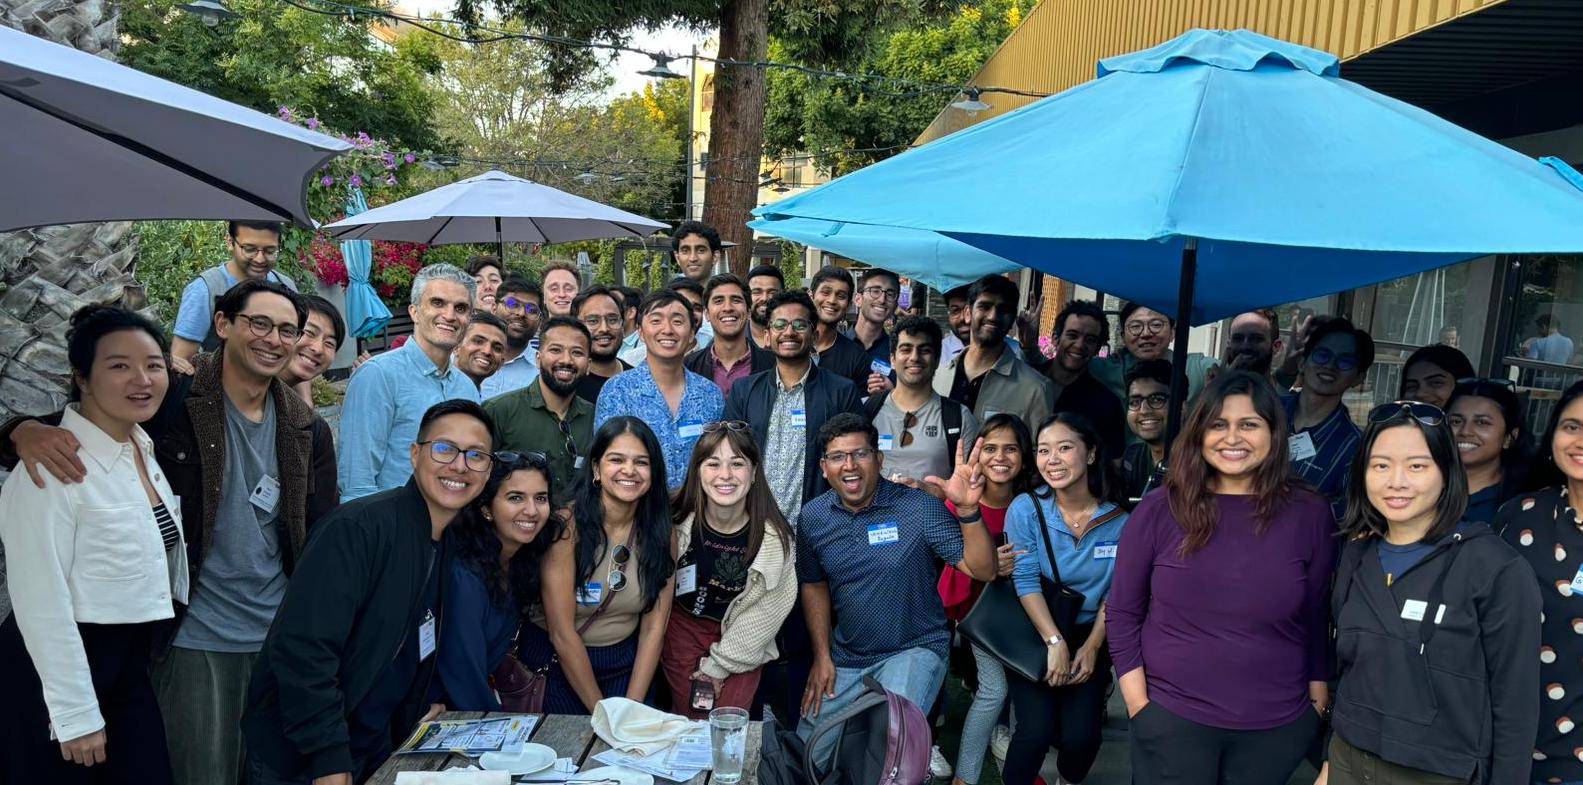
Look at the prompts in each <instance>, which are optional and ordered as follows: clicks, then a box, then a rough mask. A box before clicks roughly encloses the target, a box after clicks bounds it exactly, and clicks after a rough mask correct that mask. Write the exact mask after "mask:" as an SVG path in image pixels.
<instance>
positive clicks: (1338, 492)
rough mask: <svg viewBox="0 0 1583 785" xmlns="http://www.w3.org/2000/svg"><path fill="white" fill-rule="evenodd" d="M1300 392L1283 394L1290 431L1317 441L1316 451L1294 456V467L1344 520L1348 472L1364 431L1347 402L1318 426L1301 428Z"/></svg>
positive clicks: (1287, 426) (1337, 407) (1294, 434)
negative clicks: (1303, 455)
mask: <svg viewBox="0 0 1583 785" xmlns="http://www.w3.org/2000/svg"><path fill="white" fill-rule="evenodd" d="M1298 395H1300V393H1291V394H1288V395H1285V396H1282V397H1281V405H1282V406H1284V407H1285V408H1286V428H1287V433H1288V435H1290V436H1296V435H1298V434H1300V433H1306V434H1308V438H1309V439H1311V440H1312V441H1313V445H1314V454H1313V457H1311V458H1304V459H1302V460H1296V459H1295V458H1294V459H1293V461H1292V468H1293V469H1295V470H1296V471H1297V475H1298V476H1299V477H1302V478H1303V479H1304V480H1307V481H1308V482H1309V484H1311V485H1313V486H1314V487H1315V488H1317V489H1318V490H1319V495H1321V496H1323V497H1325V499H1326V500H1328V501H1329V502H1330V508H1331V510H1332V511H1333V512H1335V513H1336V519H1337V520H1340V518H1341V512H1342V511H1343V510H1344V509H1345V508H1344V505H1345V504H1346V499H1345V495H1346V491H1347V472H1348V471H1349V470H1350V469H1351V465H1352V458H1353V456H1355V455H1357V453H1358V445H1359V444H1361V443H1362V442H1363V432H1362V431H1359V430H1358V426H1356V425H1354V424H1353V423H1352V416H1351V414H1350V413H1348V411H1347V407H1346V406H1345V405H1343V404H1337V405H1336V408H1335V409H1334V410H1333V411H1331V412H1330V416H1328V417H1326V418H1325V419H1324V421H1323V422H1321V423H1319V424H1318V425H1315V426H1313V427H1311V428H1304V429H1303V430H1301V431H1299V430H1297V397H1298Z"/></svg>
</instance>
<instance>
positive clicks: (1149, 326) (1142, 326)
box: [1126, 319, 1170, 336]
mask: <svg viewBox="0 0 1583 785" xmlns="http://www.w3.org/2000/svg"><path fill="white" fill-rule="evenodd" d="M1169 325H1170V322H1167V321H1166V320H1164V319H1150V320H1148V321H1143V320H1142V319H1139V320H1138V321H1135V322H1127V324H1126V329H1127V334H1128V335H1131V336H1139V335H1143V334H1144V333H1146V332H1147V333H1149V334H1151V335H1152V334H1156V333H1163V332H1165V328H1166V327H1168V326H1169Z"/></svg>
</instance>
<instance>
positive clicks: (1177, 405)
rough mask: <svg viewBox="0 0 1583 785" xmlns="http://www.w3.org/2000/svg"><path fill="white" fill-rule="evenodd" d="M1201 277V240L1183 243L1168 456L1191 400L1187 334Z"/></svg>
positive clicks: (1167, 427)
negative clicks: (1195, 282) (1185, 406)
mask: <svg viewBox="0 0 1583 785" xmlns="http://www.w3.org/2000/svg"><path fill="white" fill-rule="evenodd" d="M1197 276H1198V239H1197V238H1194V237H1188V238H1186V242H1185V243H1184V244H1183V245H1182V272H1181V285H1180V287H1179V288H1178V289H1177V292H1176V339H1175V341H1174V342H1173V343H1172V346H1173V347H1174V348H1173V350H1172V351H1171V404H1170V406H1171V408H1170V409H1168V410H1167V411H1166V415H1165V444H1166V450H1167V455H1169V451H1170V449H1171V447H1172V446H1173V445H1174V444H1175V443H1176V435H1177V434H1178V433H1180V432H1181V430H1182V404H1184V403H1185V402H1186V401H1187V335H1188V332H1189V331H1191V330H1192V329H1193V280H1194V279H1195V278H1196V277H1197Z"/></svg>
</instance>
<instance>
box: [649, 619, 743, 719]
mask: <svg viewBox="0 0 1583 785" xmlns="http://www.w3.org/2000/svg"><path fill="white" fill-rule="evenodd" d="M718 640H720V623H719V622H716V621H712V620H710V619H700V618H698V617H696V616H693V615H692V614H690V613H687V612H686V611H683V610H681V609H679V608H673V609H672V610H671V620H670V622H669V624H667V625H666V628H665V648H664V649H662V650H661V651H660V668H661V669H662V670H664V671H665V682H666V683H667V684H669V685H670V688H671V701H672V703H673V705H672V706H671V711H673V712H675V713H677V714H682V715H686V716H688V717H691V718H692V719H695V720H701V719H707V718H708V716H709V712H707V711H698V710H696V709H694V708H693V707H692V694H693V687H692V685H693V674H694V673H696V672H697V671H698V662H699V661H700V660H702V659H703V658H704V657H706V656H708V654H709V647H710V646H711V645H713V644H714V643H715V642H716V641H718ZM761 671H763V667H762V666H760V667H758V668H754V669H753V670H751V671H748V672H747V673H734V674H732V675H731V677H730V678H728V679H726V681H725V684H724V685H723V686H722V687H721V688H720V691H719V692H717V693H716V694H715V707H716V708H719V707H721V706H735V707H737V708H739V709H747V710H748V712H749V713H751V712H752V711H753V694H754V693H755V692H757V691H758V688H759V674H760V672H761Z"/></svg>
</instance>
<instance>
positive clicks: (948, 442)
mask: <svg viewBox="0 0 1583 785" xmlns="http://www.w3.org/2000/svg"><path fill="white" fill-rule="evenodd" d="M889 399H890V393H889V392H882V393H880V394H879V395H870V396H869V397H868V399H867V400H865V401H863V416H864V417H866V418H867V419H868V421H869V422H871V423H872V422H874V418H875V417H877V416H879V410H880V409H882V408H884V407H885V401H887V400H889ZM966 408H967V407H966V406H963V405H962V404H961V402H959V401H953V400H951V399H950V398H947V397H945V396H944V395H942V396H940V424H941V425H943V426H945V454H946V455H949V456H951V465H952V466H953V467H954V466H956V445H957V443H958V442H960V441H962V411H963V410H964V409H966Z"/></svg>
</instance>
